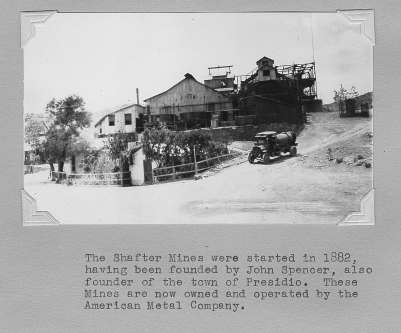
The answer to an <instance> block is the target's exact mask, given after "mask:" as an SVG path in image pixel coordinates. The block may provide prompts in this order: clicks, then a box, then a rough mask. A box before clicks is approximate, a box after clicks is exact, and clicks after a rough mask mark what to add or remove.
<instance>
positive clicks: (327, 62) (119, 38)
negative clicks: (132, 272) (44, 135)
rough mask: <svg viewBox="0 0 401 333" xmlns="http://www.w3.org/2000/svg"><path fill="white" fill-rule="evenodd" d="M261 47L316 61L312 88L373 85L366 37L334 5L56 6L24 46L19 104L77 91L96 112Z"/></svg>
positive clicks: (248, 56)
mask: <svg viewBox="0 0 401 333" xmlns="http://www.w3.org/2000/svg"><path fill="white" fill-rule="evenodd" d="M263 56H266V57H268V58H271V59H273V60H274V64H275V65H291V64H293V63H308V62H313V61H315V63H316V78H317V91H318V97H319V98H321V99H323V103H331V102H333V96H334V92H333V91H334V90H338V89H339V88H340V85H341V84H342V85H343V87H344V88H345V89H350V88H351V87H352V86H353V85H354V86H355V87H356V90H357V92H359V93H360V94H363V93H366V92H370V91H373V46H372V44H371V43H370V42H369V41H368V40H367V39H366V38H365V37H364V36H362V35H361V33H360V26H359V25H354V24H350V23H348V22H347V21H346V20H345V19H344V18H343V17H342V16H340V15H339V14H337V13H312V14H310V13H229V14H221V13H127V14H121V13H120V14H118V13H97V14H88V13H82V14H79V13H78V14H77V13H57V14H55V15H53V16H52V17H51V18H49V19H48V20H47V21H46V22H45V24H43V25H37V26H36V35H35V36H34V38H32V39H31V40H30V41H29V42H28V43H27V44H26V45H25V47H24V111H25V112H26V113H30V112H34V113H39V112H44V109H45V107H46V104H47V103H48V102H49V101H50V100H51V99H52V98H56V99H61V98H65V97H67V96H69V95H71V94H78V95H80V96H81V97H83V99H84V101H85V103H86V110H87V111H90V112H94V113H97V112H100V111H102V110H104V109H107V108H111V107H114V106H118V105H123V104H127V103H136V88H138V89H139V100H140V103H142V104H144V102H143V101H144V100H145V99H146V98H149V97H152V96H154V95H157V94H159V93H161V92H164V91H166V90H168V89H169V88H170V87H172V86H173V85H175V84H176V83H178V82H179V81H181V80H182V79H183V78H184V75H185V74H186V73H190V74H192V75H193V76H194V77H195V79H196V80H198V81H199V82H202V83H203V81H204V80H205V79H208V78H211V76H209V70H208V68H209V67H215V66H227V65H230V66H233V67H232V69H231V71H232V74H234V75H237V76H239V75H246V74H248V73H249V72H251V71H252V70H253V69H255V68H256V61H257V60H259V59H260V58H262V57H263Z"/></svg>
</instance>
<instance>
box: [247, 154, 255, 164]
mask: <svg viewBox="0 0 401 333" xmlns="http://www.w3.org/2000/svg"><path fill="white" fill-rule="evenodd" d="M248 162H249V163H251V164H253V162H255V156H253V155H252V153H249V155H248Z"/></svg>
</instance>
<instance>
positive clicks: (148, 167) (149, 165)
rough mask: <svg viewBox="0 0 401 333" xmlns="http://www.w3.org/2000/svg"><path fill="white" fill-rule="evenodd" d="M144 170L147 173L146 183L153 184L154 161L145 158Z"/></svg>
mask: <svg viewBox="0 0 401 333" xmlns="http://www.w3.org/2000/svg"><path fill="white" fill-rule="evenodd" d="M143 172H144V175H145V184H149V183H150V184H153V170H152V161H149V160H143Z"/></svg>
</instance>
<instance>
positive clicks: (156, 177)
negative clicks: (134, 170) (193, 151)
mask: <svg viewBox="0 0 401 333" xmlns="http://www.w3.org/2000/svg"><path fill="white" fill-rule="evenodd" d="M238 155H240V153H237V152H234V153H230V154H226V155H220V156H216V157H212V158H209V159H206V160H202V161H199V162H195V163H188V164H180V165H174V166H169V167H161V168H156V169H153V170H152V172H153V181H154V182H155V181H165V180H174V179H178V178H179V177H180V176H182V175H185V177H184V178H189V177H193V176H195V175H196V174H198V172H202V171H206V170H208V169H210V168H212V167H214V166H216V165H218V164H220V163H222V162H224V161H226V160H229V159H232V158H234V157H237V156H238Z"/></svg>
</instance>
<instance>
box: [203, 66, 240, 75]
mask: <svg viewBox="0 0 401 333" xmlns="http://www.w3.org/2000/svg"><path fill="white" fill-rule="evenodd" d="M231 67H234V66H233V65H231V66H215V67H208V70H209V75H212V73H211V72H210V70H211V69H220V68H228V71H227V72H226V75H227V74H231Z"/></svg>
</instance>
